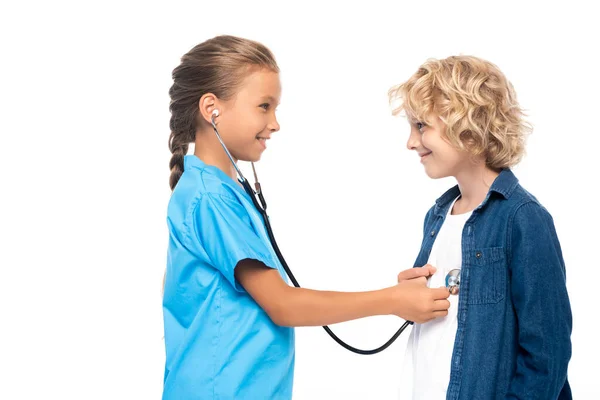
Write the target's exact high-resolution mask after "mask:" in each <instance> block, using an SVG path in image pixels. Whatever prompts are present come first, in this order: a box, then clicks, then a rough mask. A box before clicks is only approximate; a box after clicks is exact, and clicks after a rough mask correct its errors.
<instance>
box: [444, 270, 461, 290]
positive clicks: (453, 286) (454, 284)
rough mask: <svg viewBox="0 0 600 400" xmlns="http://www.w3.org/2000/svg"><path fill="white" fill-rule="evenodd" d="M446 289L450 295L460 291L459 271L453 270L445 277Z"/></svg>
mask: <svg viewBox="0 0 600 400" xmlns="http://www.w3.org/2000/svg"><path fill="white" fill-rule="evenodd" d="M446 287H447V288H448V290H449V291H450V294H454V295H456V294H458V292H459V291H460V269H453V270H451V271H450V272H448V274H447V275H446Z"/></svg>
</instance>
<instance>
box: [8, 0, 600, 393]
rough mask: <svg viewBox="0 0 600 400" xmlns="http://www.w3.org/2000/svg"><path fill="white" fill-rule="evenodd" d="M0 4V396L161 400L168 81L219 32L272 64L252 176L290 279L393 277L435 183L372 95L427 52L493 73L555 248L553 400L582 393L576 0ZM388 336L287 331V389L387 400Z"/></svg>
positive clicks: (591, 203)
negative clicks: (509, 88) (268, 114)
mask: <svg viewBox="0 0 600 400" xmlns="http://www.w3.org/2000/svg"><path fill="white" fill-rule="evenodd" d="M7 3H9V2H3V4H2V6H1V8H0V44H1V49H0V51H1V52H0V54H1V58H2V62H1V63H0V70H1V74H0V83H1V89H0V96H1V104H0V106H1V108H0V115H1V117H0V124H1V126H0V128H1V129H0V133H1V136H0V137H1V143H0V153H1V154H0V163H1V165H0V171H1V174H2V180H1V184H2V195H1V196H0V202H1V207H0V213H1V215H0V216H1V220H0V221H1V222H0V229H1V241H0V246H1V250H0V266H1V268H2V270H1V276H0V307H1V317H2V329H1V330H0V368H1V371H0V377H1V378H0V382H1V383H0V398H2V399H38V398H50V397H52V398H62V399H159V398H160V395H161V389H162V377H163V368H164V347H163V340H162V335H163V331H162V310H161V280H162V275H163V271H164V268H165V260H166V247H167V230H166V222H165V215H166V206H167V202H168V200H169V195H170V190H169V186H168V177H169V169H168V162H169V158H170V153H169V151H168V148H167V139H168V136H169V129H168V123H169V112H168V102H169V98H168V93H167V91H168V89H169V86H170V85H171V77H170V74H171V71H172V69H173V68H174V67H175V66H176V65H177V64H178V60H179V57H180V56H181V55H183V54H184V53H185V52H187V51H188V50H189V49H190V48H191V47H193V46H194V45H195V44H197V43H199V42H201V41H204V40H206V39H209V38H211V37H213V36H215V35H218V34H234V35H239V36H244V37H247V38H251V39H255V40H258V41H261V42H263V43H264V44H266V45H267V46H268V47H270V48H271V50H272V51H273V52H274V53H275V55H276V57H277V60H278V62H279V65H280V67H281V71H282V72H281V78H282V82H283V97H282V104H281V106H280V108H279V119H280V123H281V126H282V129H281V131H280V133H278V134H276V135H275V137H274V139H273V140H271V142H270V143H269V145H270V148H269V150H268V151H267V152H266V153H265V155H264V157H263V160H262V161H261V162H260V163H259V164H258V165H257V169H258V173H259V176H260V177H261V181H262V184H263V187H264V188H265V195H266V196H267V200H268V203H269V211H270V215H271V218H272V221H273V226H274V230H275V232H276V234H277V238H278V242H279V244H280V247H281V249H282V251H283V252H284V254H285V255H286V258H287V260H288V263H289V264H290V266H291V267H292V269H293V270H294V271H295V273H296V275H297V277H298V279H299V280H300V283H301V284H302V285H304V286H306V287H311V288H316V289H330V290H348V291H355V290H367V289H377V288H381V287H383V286H388V285H391V284H393V283H394V282H395V277H396V274H397V273H398V272H399V271H400V270H402V269H405V268H408V267H410V266H412V263H413V261H414V258H415V257H416V254H417V252H418V249H419V245H420V241H421V232H422V221H423V216H424V214H425V212H426V211H427V209H428V208H429V207H430V206H431V205H432V204H433V201H434V199H435V198H437V196H438V195H439V194H441V193H442V192H443V191H444V190H445V189H446V188H448V187H449V186H450V185H452V184H453V182H452V180H449V179H445V180H441V181H432V180H430V179H429V178H427V177H426V175H425V174H424V172H423V170H422V166H421V165H420V163H419V162H418V159H417V156H416V155H415V154H413V153H412V152H409V151H408V150H406V148H405V142H406V139H407V137H408V126H407V124H406V122H405V121H404V120H402V119H399V118H393V117H391V115H390V110H389V107H388V102H387V91H388V89H389V87H390V86H392V85H394V84H397V83H399V82H401V81H403V80H405V79H407V78H408V77H409V76H410V75H411V74H412V73H413V72H414V71H415V70H416V69H417V67H418V66H419V65H420V64H421V63H422V62H424V61H425V60H426V59H427V58H429V57H436V58H443V57H447V56H450V55H454V54H472V55H476V56H480V57H483V58H486V59H489V60H490V61H492V62H494V63H496V64H497V65H498V66H499V67H500V68H501V69H502V70H503V71H504V73H505V74H506V75H507V76H508V78H509V79H510V80H511V81H512V82H513V84H514V86H515V87H516V90H517V93H518V96H519V100H520V102H521V104H522V106H523V107H525V108H526V109H527V110H528V113H529V115H530V121H531V122H532V123H533V124H534V126H535V131H534V134H533V135H532V136H531V138H530V140H529V144H528V155H527V157H526V158H525V160H524V161H523V162H522V163H521V164H520V165H519V166H518V167H517V168H516V169H515V172H516V174H517V175H518V177H519V178H520V180H521V183H522V184H523V186H524V187H525V188H527V189H528V190H530V191H531V192H532V193H534V194H535V195H536V196H537V197H538V199H539V200H540V201H541V202H542V203H543V204H544V205H545V206H546V207H547V208H548V209H549V211H550V212H551V213H552V215H553V216H554V220H555V224H556V228H557V231H558V235H559V239H560V241H561V244H562V247H563V252H564V259H565V261H566V265H567V275H568V288H569V292H570V296H571V305H572V308H573V315H574V329H573V335H572V340H573V358H572V361H571V364H570V370H569V378H570V381H571V385H572V387H573V392H574V393H575V397H576V398H579V399H591V398H599V397H600V388H599V386H598V383H597V377H596V370H597V368H596V367H594V365H595V363H596V362H597V360H598V356H599V355H600V352H599V350H598V344H597V343H598V342H597V340H593V339H592V337H593V336H594V335H596V331H595V330H594V329H593V328H592V325H593V324H594V323H595V322H596V319H595V318H596V315H597V304H598V300H597V296H596V295H594V293H595V291H596V290H597V289H596V287H597V276H598V272H597V270H598V267H599V263H598V256H597V254H598V250H597V249H598V234H597V233H596V229H597V227H598V225H599V224H600V219H599V217H598V211H597V209H598V197H597V195H596V196H594V195H592V193H593V192H597V183H598V178H597V173H596V169H597V165H598V152H597V150H598V145H599V144H600V140H599V139H598V134H599V133H600V132H599V129H598V122H597V115H598V114H597V108H598V103H599V102H598V93H599V90H600V85H599V83H598V82H599V79H598V61H599V60H598V47H597V39H593V38H594V37H596V38H597V37H598V36H600V32H599V31H600V29H599V28H598V24H597V15H598V14H597V13H596V12H592V9H591V6H584V5H583V2H579V1H568V2H561V3H560V5H557V3H556V2H546V3H541V2H540V3H539V4H538V5H535V6H534V5H531V3H532V2H530V3H527V2H523V1H519V2H507V1H504V2H483V1H473V2H464V1H463V2H457V1H453V2H444V3H441V2H440V3H436V2H431V1H429V2H425V3H424V2H417V1H414V2H410V3H408V2H395V5H393V6H392V5H388V4H386V3H384V2H377V1H370V2H368V6H367V5H365V2H360V5H351V4H350V3H348V2H344V3H343V4H342V3H341V2H340V3H333V2H331V3H329V2H324V1H321V2H318V3H313V4H310V3H308V2H306V1H302V2H294V3H288V2H276V3H275V2H269V1H249V2H244V3H241V2H240V3H232V2H227V1H212V2H209V1H203V2H199V1H196V2H190V3H181V2H176V1H168V2H167V1H164V2H161V3H159V2H151V1H146V2H126V1H119V2H116V1H115V2H109V1H103V2H97V3H96V4H94V3H92V2H72V3H67V2H64V1H62V2H61V1H52V2H42V1H38V2H19V3H15V2H13V4H11V5H7ZM357 4H358V3H357ZM528 4H530V5H528ZM244 168H246V166H244ZM246 171H248V170H247V169H246ZM548 307H552V304H549V305H548ZM400 323H401V321H400V320H399V319H396V318H393V317H380V318H372V319H368V320H361V321H356V322H352V323H347V324H342V325H339V326H335V327H334V330H335V331H336V332H338V333H339V334H340V336H342V337H343V338H344V339H346V340H347V341H349V342H350V343H351V344H353V345H355V346H359V347H366V348H372V347H376V346H378V345H380V344H381V343H383V342H384V341H385V340H387V338H388V337H389V336H390V335H391V334H392V333H393V332H395V330H396V329H397V328H398V327H399V325H400ZM407 337H408V332H407V333H406V334H405V336H404V338H402V339H401V340H399V341H398V342H397V343H396V344H394V345H393V346H392V347H391V348H390V349H388V351H386V352H384V353H383V354H380V355H376V356H370V357H364V356H357V355H353V354H350V353H348V352H347V351H346V350H344V349H342V348H341V347H338V346H337V345H336V344H335V343H334V342H333V341H332V340H331V339H329V338H328V337H327V336H326V335H325V333H324V332H323V331H322V329H320V328H302V329H297V348H296V350H297V363H296V375H295V387H294V399H301V400H303V399H325V398H336V399H341V398H344V399H382V400H386V399H395V398H397V396H398V374H399V370H400V366H401V365H402V358H403V355H404V348H405V342H406V338H407ZM403 398H406V397H403Z"/></svg>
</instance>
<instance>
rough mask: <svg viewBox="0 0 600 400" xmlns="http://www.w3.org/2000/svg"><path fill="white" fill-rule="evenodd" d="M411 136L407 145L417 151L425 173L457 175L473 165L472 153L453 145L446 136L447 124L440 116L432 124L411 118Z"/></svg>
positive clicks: (428, 174)
mask: <svg viewBox="0 0 600 400" xmlns="http://www.w3.org/2000/svg"><path fill="white" fill-rule="evenodd" d="M409 122H410V136H409V138H408V142H407V143H406V147H407V148H408V149H409V150H414V151H416V152H417V154H418V155H419V157H420V158H421V163H422V164H423V166H424V167H425V173H426V174H427V176H429V177H430V178H432V179H439V178H445V177H447V176H457V175H458V174H459V172H460V171H461V170H463V169H464V168H469V167H470V165H471V157H470V155H469V154H468V153H467V152H465V151H462V150H459V149H457V148H455V147H454V146H452V145H451V144H450V142H449V141H448V139H447V138H446V137H445V131H446V124H444V122H443V121H442V120H441V119H440V118H439V117H438V116H434V117H433V118H432V123H431V125H425V123H424V122H420V121H416V120H412V119H409Z"/></svg>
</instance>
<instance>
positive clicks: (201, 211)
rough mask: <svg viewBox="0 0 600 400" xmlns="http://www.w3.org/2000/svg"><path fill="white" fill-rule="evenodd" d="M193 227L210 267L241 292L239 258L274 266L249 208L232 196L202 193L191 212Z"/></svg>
mask: <svg viewBox="0 0 600 400" xmlns="http://www.w3.org/2000/svg"><path fill="white" fill-rule="evenodd" d="M193 229H194V231H195V232H194V233H195V238H196V239H197V240H198V243H199V244H200V248H201V249H202V250H203V251H204V252H206V256H208V258H209V260H210V261H211V263H212V265H213V267H214V268H215V269H217V270H218V271H219V272H220V273H221V274H222V275H223V276H224V277H225V278H227V280H228V281H229V283H230V284H231V286H233V287H234V288H235V289H236V290H237V291H240V292H243V291H244V289H243V287H242V286H241V285H239V283H238V282H237V281H236V280H235V276H234V270H235V267H236V266H237V264H238V263H239V262H240V261H242V260H245V259H253V260H257V261H260V262H262V263H263V264H264V265H265V266H267V267H270V268H275V265H276V264H275V263H274V261H273V258H272V256H271V251H270V250H269V248H268V247H267V245H266V243H265V242H264V241H263V239H261V237H260V236H259V235H258V234H257V232H256V231H255V229H254V227H253V226H252V223H251V219H250V216H249V215H248V211H247V210H246V209H245V208H244V207H243V206H242V205H241V204H240V203H239V202H238V201H236V200H234V199H232V198H229V197H227V196H224V195H219V194H213V193H206V194H203V195H202V197H201V198H200V199H199V201H198V204H197V206H196V208H195V210H194V213H193Z"/></svg>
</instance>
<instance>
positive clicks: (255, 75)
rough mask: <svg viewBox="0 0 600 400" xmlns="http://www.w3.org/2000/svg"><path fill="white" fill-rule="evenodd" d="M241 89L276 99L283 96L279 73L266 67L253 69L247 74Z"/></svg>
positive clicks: (255, 94)
mask: <svg viewBox="0 0 600 400" xmlns="http://www.w3.org/2000/svg"><path fill="white" fill-rule="evenodd" d="M240 89H241V90H240V91H246V92H248V93H250V94H252V95H254V96H258V97H271V98H272V99H273V100H276V99H278V98H279V97H280V96H281V82H280V80H279V74H278V73H277V72H273V71H270V70H266V69H260V70H257V71H253V72H251V73H250V74H248V76H246V78H245V79H244V82H243V83H242V86H241V88H240Z"/></svg>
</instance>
